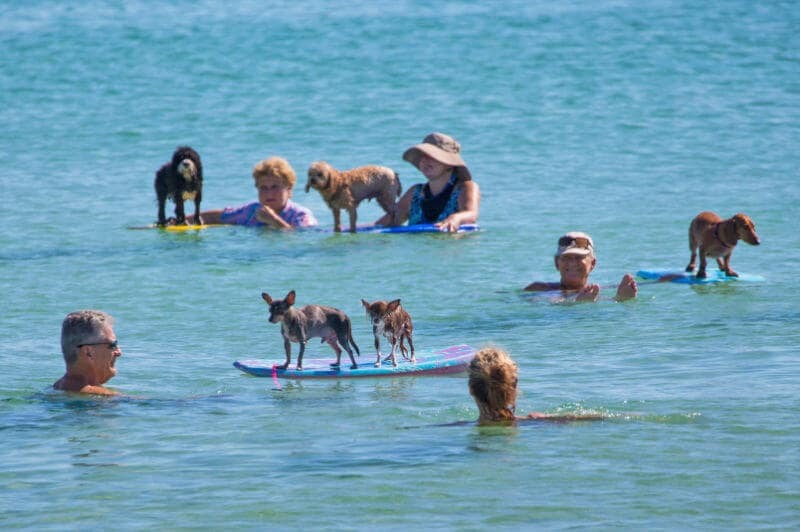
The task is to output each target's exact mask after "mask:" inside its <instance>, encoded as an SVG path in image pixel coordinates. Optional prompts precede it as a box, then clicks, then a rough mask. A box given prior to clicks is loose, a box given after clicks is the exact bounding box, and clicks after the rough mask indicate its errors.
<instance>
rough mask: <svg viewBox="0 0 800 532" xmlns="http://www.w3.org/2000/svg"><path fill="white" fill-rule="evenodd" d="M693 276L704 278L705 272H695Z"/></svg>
mask: <svg viewBox="0 0 800 532" xmlns="http://www.w3.org/2000/svg"><path fill="white" fill-rule="evenodd" d="M695 277H697V278H698V279H705V278H706V272H697V275H695Z"/></svg>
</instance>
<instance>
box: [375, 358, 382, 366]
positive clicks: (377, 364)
mask: <svg viewBox="0 0 800 532" xmlns="http://www.w3.org/2000/svg"><path fill="white" fill-rule="evenodd" d="M375 367H376V368H379V367H381V361H380V360H379V361H377V362H375Z"/></svg>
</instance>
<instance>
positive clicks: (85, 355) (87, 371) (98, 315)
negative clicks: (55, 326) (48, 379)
mask: <svg viewBox="0 0 800 532" xmlns="http://www.w3.org/2000/svg"><path fill="white" fill-rule="evenodd" d="M61 351H62V353H64V362H66V364H67V372H66V373H65V374H64V376H63V377H61V378H60V379H59V380H57V381H56V382H55V383H54V384H53V388H55V389H56V390H63V391H65V392H78V393H88V394H96V395H118V394H119V392H116V391H114V390H109V389H108V388H106V387H104V386H103V384H104V383H105V382H107V381H108V380H109V379H111V378H112V377H113V376H114V375H116V374H117V369H116V368H115V367H114V364H115V362H116V360H117V357H120V356H122V350H121V349H120V348H119V345H118V344H117V337H116V335H115V334H114V318H112V317H111V316H109V315H108V314H106V313H105V312H101V311H99V310H79V311H77V312H71V313H69V314H67V317H66V318H64V322H63V323H62V324H61Z"/></svg>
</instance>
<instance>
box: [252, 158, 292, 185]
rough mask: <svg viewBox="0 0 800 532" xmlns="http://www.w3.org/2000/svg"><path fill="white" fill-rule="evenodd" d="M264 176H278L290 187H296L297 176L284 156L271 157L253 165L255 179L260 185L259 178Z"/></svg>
mask: <svg viewBox="0 0 800 532" xmlns="http://www.w3.org/2000/svg"><path fill="white" fill-rule="evenodd" d="M262 177H277V178H278V179H280V180H281V181H282V182H283V185H284V186H286V187H288V188H294V184H295V182H297V176H296V175H295V173H294V169H293V168H292V166H291V165H290V164H289V161H287V160H286V159H284V158H283V157H270V158H269V159H264V160H263V161H259V162H258V163H256V165H255V166H254V167H253V179H254V180H255V182H256V186H258V180H259V179H260V178H262Z"/></svg>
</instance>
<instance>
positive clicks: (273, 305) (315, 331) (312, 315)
mask: <svg viewBox="0 0 800 532" xmlns="http://www.w3.org/2000/svg"><path fill="white" fill-rule="evenodd" d="M261 298H262V299H263V300H264V301H266V302H267V304H268V305H269V321H270V323H278V322H280V324H281V334H282V335H283V347H284V349H285V350H286V362H284V364H283V365H282V366H278V368H280V369H286V368H288V367H289V363H290V362H291V360H292V346H291V343H290V342H297V343H299V344H300V354H298V355H297V369H298V370H302V369H303V354H304V353H305V350H306V342H308V339H309V338H322V341H323V342H327V343H328V345H330V346H331V347H332V348H333V350H334V351H335V352H336V363H335V364H331V367H333V368H338V367H339V365H340V364H341V357H342V350H341V349H340V348H339V345H341V347H342V348H344V350H345V351H347V354H348V355H350V361H351V362H352V363H353V365H352V366H350V368H351V369H356V368H358V364H356V359H355V358H353V350H352V349H350V346H351V345H352V346H353V348H354V349H355V350H356V353H357V354H358V355H359V356H361V353H360V352H359V350H358V346H357V345H356V343H355V341H354V340H353V332H352V327H351V324H350V318H349V317H347V314H345V313H344V312H342V311H341V310H339V309H336V308H332V307H323V306H321V305H305V306H303V307H300V308H294V307H293V306H292V305H294V301H295V292H294V290H292V291H291V292H289V294H287V296H286V297H285V298H284V299H275V300H273V299H272V298H271V297H270V295H269V294H268V293H266V292H262V293H261ZM337 341H338V343H337Z"/></svg>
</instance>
